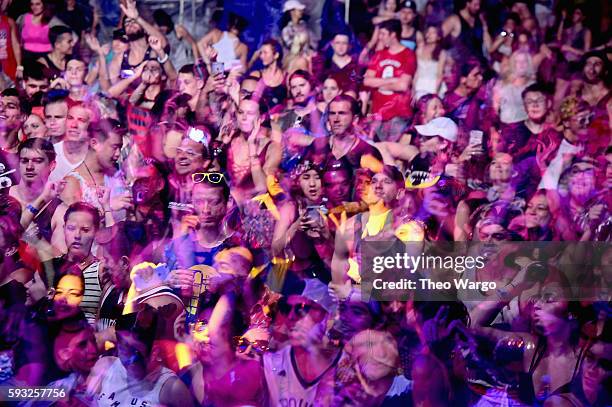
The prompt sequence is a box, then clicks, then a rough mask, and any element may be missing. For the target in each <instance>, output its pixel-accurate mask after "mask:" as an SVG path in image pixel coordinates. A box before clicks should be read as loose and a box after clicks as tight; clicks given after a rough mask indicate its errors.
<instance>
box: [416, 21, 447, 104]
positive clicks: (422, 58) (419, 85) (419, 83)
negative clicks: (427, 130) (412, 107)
mask: <svg viewBox="0 0 612 407" xmlns="http://www.w3.org/2000/svg"><path fill="white" fill-rule="evenodd" d="M440 33H441V32H440V29H439V28H437V27H435V26H428V27H427V28H426V29H425V31H424V33H423V39H422V41H419V44H418V46H417V48H416V57H417V70H416V73H415V74H414V88H413V100H414V101H417V100H419V99H420V98H421V97H422V96H424V95H427V94H430V93H431V94H434V95H444V93H445V90H444V88H443V82H442V74H443V72H444V66H445V64H446V51H444V50H443V49H442V48H441V44H440V42H441V40H442V38H441V35H440Z"/></svg>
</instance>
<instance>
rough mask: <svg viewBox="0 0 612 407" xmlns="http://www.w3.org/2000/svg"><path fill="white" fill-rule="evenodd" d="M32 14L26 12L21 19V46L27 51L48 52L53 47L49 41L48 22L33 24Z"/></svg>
mask: <svg viewBox="0 0 612 407" xmlns="http://www.w3.org/2000/svg"><path fill="white" fill-rule="evenodd" d="M32 17H33V15H32V14H31V13H27V14H26V15H25V16H24V19H23V28H22V29H21V40H22V41H23V48H24V49H25V50H26V51H29V52H36V53H49V52H51V50H52V49H53V48H52V47H51V43H50V42H49V24H34V22H33V21H32Z"/></svg>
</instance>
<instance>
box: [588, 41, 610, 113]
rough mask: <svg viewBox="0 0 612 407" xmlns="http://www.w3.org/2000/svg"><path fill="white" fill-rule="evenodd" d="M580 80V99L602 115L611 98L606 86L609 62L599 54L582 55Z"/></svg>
mask: <svg viewBox="0 0 612 407" xmlns="http://www.w3.org/2000/svg"><path fill="white" fill-rule="evenodd" d="M582 61H583V63H584V65H583V67H582V78H583V79H582V80H583V82H584V84H583V86H582V89H581V91H580V97H581V98H582V100H584V101H585V102H587V103H588V104H589V106H592V107H595V108H596V109H597V110H599V111H600V112H596V113H597V114H602V113H603V111H604V110H605V106H606V104H607V103H609V100H610V98H611V97H612V96H611V93H610V88H609V86H607V84H606V82H605V81H606V77H607V75H609V69H610V62H609V59H608V57H607V56H606V55H604V54H602V53H599V52H587V53H586V54H584V55H583V57H582Z"/></svg>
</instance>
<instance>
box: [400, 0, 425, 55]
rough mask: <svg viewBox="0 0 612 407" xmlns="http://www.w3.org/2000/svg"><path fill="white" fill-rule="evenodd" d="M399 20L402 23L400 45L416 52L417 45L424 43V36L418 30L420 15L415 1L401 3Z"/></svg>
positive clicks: (407, 0) (408, 0)
mask: <svg viewBox="0 0 612 407" xmlns="http://www.w3.org/2000/svg"><path fill="white" fill-rule="evenodd" d="M397 14H398V17H397V18H398V20H399V21H400V23H402V35H401V39H400V43H401V44H402V45H403V46H404V47H406V48H408V49H411V50H413V51H416V48H417V44H418V43H419V42H423V38H422V37H423V35H422V34H421V33H420V32H419V30H418V29H417V25H418V13H417V5H416V3H415V2H414V1H411V0H405V1H400V5H399V10H398V13H397Z"/></svg>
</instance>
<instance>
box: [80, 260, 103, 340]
mask: <svg viewBox="0 0 612 407" xmlns="http://www.w3.org/2000/svg"><path fill="white" fill-rule="evenodd" d="M99 272H100V262H99V261H95V262H93V263H91V264H90V265H89V266H88V267H87V268H86V269H85V270H83V279H84V280H85V291H84V292H83V301H81V309H82V310H83V312H84V313H85V317H86V318H87V322H89V325H91V326H92V327H94V328H95V326H96V317H97V315H98V308H99V304H100V297H101V296H102V287H101V286H100V276H99Z"/></svg>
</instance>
